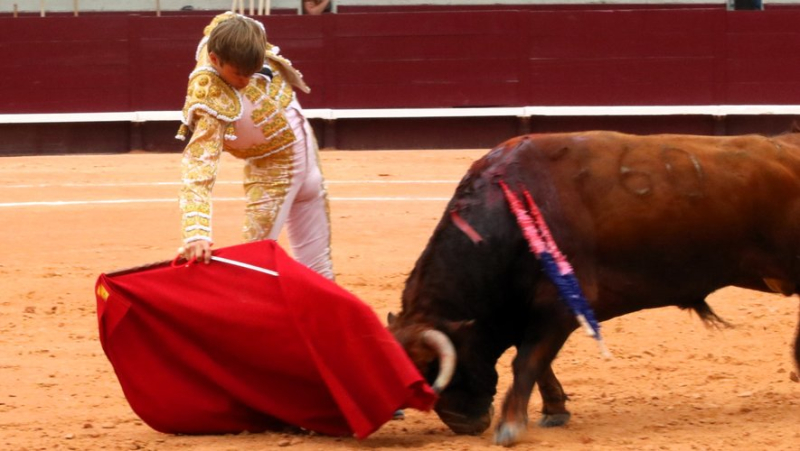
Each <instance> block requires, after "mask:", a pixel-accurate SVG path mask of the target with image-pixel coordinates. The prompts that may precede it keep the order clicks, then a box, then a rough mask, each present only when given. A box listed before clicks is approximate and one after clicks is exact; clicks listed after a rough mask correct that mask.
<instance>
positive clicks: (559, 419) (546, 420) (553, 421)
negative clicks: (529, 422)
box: [539, 412, 572, 428]
mask: <svg viewBox="0 0 800 451" xmlns="http://www.w3.org/2000/svg"><path fill="white" fill-rule="evenodd" d="M571 416H572V414H570V413H569V412H567V413H554V414H544V415H542V418H541V419H540V420H539V426H540V427H543V428H555V427H559V426H564V425H565V424H567V423H569V419H570V417H571Z"/></svg>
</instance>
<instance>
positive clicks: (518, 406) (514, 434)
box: [494, 331, 569, 446]
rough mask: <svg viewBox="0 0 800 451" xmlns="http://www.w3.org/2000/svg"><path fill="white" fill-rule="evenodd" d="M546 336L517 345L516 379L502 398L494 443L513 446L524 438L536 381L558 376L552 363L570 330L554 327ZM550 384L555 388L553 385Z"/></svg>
mask: <svg viewBox="0 0 800 451" xmlns="http://www.w3.org/2000/svg"><path fill="white" fill-rule="evenodd" d="M544 336H545V337H547V338H546V339H540V340H539V341H538V342H533V343H529V342H525V343H524V344H523V345H522V346H520V347H518V350H517V356H516V357H515V358H514V362H513V370H514V382H513V384H512V386H511V388H510V389H509V390H508V393H507V394H506V398H505V400H504V401H503V409H502V412H501V415H500V421H499V423H498V424H497V428H496V429H495V435H494V443H495V444H497V445H502V446H511V445H513V444H514V443H516V442H518V441H519V440H520V438H522V435H523V434H524V433H525V429H526V428H527V425H528V403H529V402H530V398H531V393H532V392H533V386H534V383H535V382H536V381H537V380H539V379H540V378H543V380H550V379H548V377H552V379H554V380H555V374H553V373H552V370H551V369H550V364H551V363H552V361H553V359H555V357H556V355H557V354H558V351H559V350H560V349H561V346H562V345H563V344H564V342H565V341H566V340H567V337H568V336H569V333H556V332H554V331H553V332H552V333H548V334H545V335H544ZM548 372H549V374H550V376H548ZM556 382H557V380H556ZM551 383H552V380H551ZM558 385H559V387H560V384H558ZM548 388H549V389H552V385H549V386H548ZM562 393H563V391H562ZM564 410H566V409H564Z"/></svg>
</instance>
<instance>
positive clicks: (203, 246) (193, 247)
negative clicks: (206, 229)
mask: <svg viewBox="0 0 800 451" xmlns="http://www.w3.org/2000/svg"><path fill="white" fill-rule="evenodd" d="M178 254H180V255H182V256H183V258H185V259H186V260H189V261H192V260H195V259H196V260H197V261H201V262H203V263H211V243H210V242H208V241H206V240H197V241H192V242H191V243H187V244H184V245H183V247H181V248H179V249H178Z"/></svg>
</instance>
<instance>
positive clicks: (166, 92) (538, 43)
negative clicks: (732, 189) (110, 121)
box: [0, 8, 800, 113]
mask: <svg viewBox="0 0 800 451" xmlns="http://www.w3.org/2000/svg"><path fill="white" fill-rule="evenodd" d="M209 18H210V16H207V15H198V14H194V15H191V16H166V17H154V16H138V15H111V16H102V15H92V16H85V17H84V16H82V17H46V18H39V17H24V18H17V19H14V18H0V54H2V55H3V56H4V57H3V59H2V63H0V64H2V65H3V68H2V69H3V70H2V79H3V83H2V84H0V95H1V96H2V98H3V102H2V104H0V113H61V112H106V111H149V110H177V109H179V108H180V107H181V104H182V102H183V96H184V91H185V84H186V79H187V75H188V73H189V72H190V71H191V69H192V67H193V55H194V50H195V46H196V44H197V41H198V39H199V37H200V33H201V31H202V29H203V26H204V25H205V24H206V23H207V22H208V20H209ZM260 19H261V20H263V22H264V23H265V24H266V26H267V29H268V32H269V37H270V39H271V40H272V41H273V42H275V43H277V44H278V45H280V46H281V48H282V49H283V50H282V51H283V53H284V54H285V55H286V56H288V57H289V58H291V59H292V60H293V61H294V62H295V65H296V66H297V67H298V68H299V69H300V70H301V71H302V72H303V73H304V74H305V76H306V78H307V80H308V82H309V84H310V85H311V86H312V93H311V94H310V95H301V101H302V103H303V104H304V106H306V107H307V108H397V107H419V108H421V107H468V106H525V105H535V106H542V105H545V106H546V105H704V104H752V103H755V104H800V58H797V57H796V56H795V55H798V54H800V29H799V28H798V27H797V24H798V23H800V11H795V10H780V11H747V12H745V11H734V12H729V11H725V10H721V9H696V8H694V9H664V10H607V11H603V10H561V11H465V12H411V13H388V14H330V15H324V16H317V17H310V16H292V15H276V16H266V17H262V18H260Z"/></svg>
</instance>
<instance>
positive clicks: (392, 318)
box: [386, 312, 397, 326]
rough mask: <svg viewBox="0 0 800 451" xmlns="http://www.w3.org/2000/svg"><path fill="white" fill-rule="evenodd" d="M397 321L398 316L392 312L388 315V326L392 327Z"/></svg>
mask: <svg viewBox="0 0 800 451" xmlns="http://www.w3.org/2000/svg"><path fill="white" fill-rule="evenodd" d="M395 320H397V315H395V314H394V313H392V312H389V313H387V314H386V324H388V325H390V326H391V325H392V324H393V323H394V322H395Z"/></svg>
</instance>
